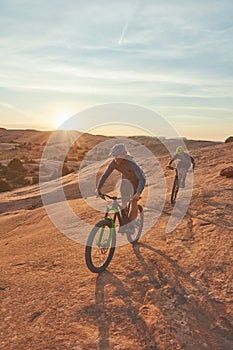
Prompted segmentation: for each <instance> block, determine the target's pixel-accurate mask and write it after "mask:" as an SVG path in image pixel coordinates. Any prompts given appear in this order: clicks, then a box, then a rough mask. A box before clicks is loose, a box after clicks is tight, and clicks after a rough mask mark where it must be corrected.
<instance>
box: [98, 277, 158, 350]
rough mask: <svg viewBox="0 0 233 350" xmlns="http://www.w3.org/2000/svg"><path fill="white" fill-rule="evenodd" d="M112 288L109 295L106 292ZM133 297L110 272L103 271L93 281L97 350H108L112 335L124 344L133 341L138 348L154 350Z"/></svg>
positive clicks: (153, 344)
mask: <svg viewBox="0 0 233 350" xmlns="http://www.w3.org/2000/svg"><path fill="white" fill-rule="evenodd" d="M109 288H110V289H111V293H109V294H108V292H107V290H108V289H109ZM110 294H111V295H110ZM131 298H132V295H131V293H129V292H128V291H127V290H126V289H125V287H124V285H123V283H122V282H121V280H120V279H118V278H117V277H116V276H114V275H113V274H112V273H110V272H108V271H105V272H103V273H101V274H100V275H98V277H97V279H96V294H95V299H96V311H97V313H98V315H99V316H98V328H99V349H100V350H108V349H109V350H110V349H111V347H110V342H109V337H110V334H111V333H114V336H115V337H117V336H118V334H119V336H118V338H119V340H120V341H121V343H122V342H124V340H125V343H122V344H118V345H119V346H120V345H122V348H124V349H126V346H128V345H127V344H129V343H131V342H133V343H134V346H133V347H130V349H131V348H135V341H136V345H138V346H139V348H140V349H145V350H156V349H157V346H156V344H155V341H154V337H153V334H152V333H151V331H150V329H149V328H148V326H147V324H146V323H145V321H144V320H143V319H142V318H141V317H140V315H139V310H138V309H137V308H136V307H135V306H134V304H133V301H132V299H131Z"/></svg>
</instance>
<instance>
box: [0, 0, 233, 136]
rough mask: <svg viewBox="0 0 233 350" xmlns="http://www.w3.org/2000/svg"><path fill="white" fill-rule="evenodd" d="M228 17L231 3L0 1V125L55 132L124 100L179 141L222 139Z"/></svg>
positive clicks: (230, 52) (227, 119) (230, 44)
mask: <svg viewBox="0 0 233 350" xmlns="http://www.w3.org/2000/svg"><path fill="white" fill-rule="evenodd" d="M232 18H233V1H232V0H204V1H203V0H195V1H193V0H192V1H191V0H162V1H160V0H118V1H111V0H98V1H97V0H89V1H84V0H50V1H47V0H40V1H36V0H0V126H2V127H6V128H16V127H17V128H37V129H43V130H45V129H47V130H48V129H54V128H57V127H59V125H60V124H61V123H62V122H63V121H65V120H66V119H67V118H69V117H71V116H74V115H76V114H77V118H79V117H78V114H79V113H81V112H82V111H85V110H87V109H90V108H91V109H93V108H94V107H95V106H99V105H102V104H111V103H126V104H133V105H139V106H143V107H144V108H148V109H149V110H152V111H154V112H155V113H159V114H160V115H161V116H163V117H164V118H166V120H167V122H168V123H170V124H171V125H172V126H173V127H174V128H175V129H176V130H177V132H178V133H179V135H181V136H184V137H187V138H193V139H209V140H220V141H224V140H225V139H226V138H227V137H228V136H229V135H232V134H233V130H232V129H233V40H232V37H233V22H232ZM81 114H82V113H81ZM96 119H97V120H96V126H97V127H98V118H96ZM113 122H114V121H113ZM126 122H127V116H126ZM106 123H108V120H107V117H106ZM81 124H82V125H83V123H80V125H81ZM84 124H85V123H84ZM135 124H136V125H137V119H136V117H135ZM84 129H85V125H84ZM109 129H111V128H109ZM113 129H114V128H113ZM132 130H133V129H132ZM81 131H85V130H81ZM100 131H101V130H100ZM108 132H110V131H109V130H108ZM112 132H114V130H112ZM119 132H120V131H119V130H118V133H119ZM164 136H166V135H164Z"/></svg>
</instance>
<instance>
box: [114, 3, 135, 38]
mask: <svg viewBox="0 0 233 350" xmlns="http://www.w3.org/2000/svg"><path fill="white" fill-rule="evenodd" d="M140 1H141V0H137V1H136V2H135V5H134V9H133V11H132V14H131V16H130V17H129V18H128V20H127V21H126V23H125V25H124V27H123V30H122V33H121V37H120V39H119V40H118V45H121V44H122V41H123V39H124V38H125V36H126V34H127V31H128V27H129V24H130V23H131V22H132V19H133V17H134V15H135V13H136V11H137V7H138V5H139V3H140Z"/></svg>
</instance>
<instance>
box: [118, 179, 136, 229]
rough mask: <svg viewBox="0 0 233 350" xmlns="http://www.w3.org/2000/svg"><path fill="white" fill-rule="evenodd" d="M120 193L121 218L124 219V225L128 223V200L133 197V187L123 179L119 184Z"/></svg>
mask: <svg viewBox="0 0 233 350" xmlns="http://www.w3.org/2000/svg"><path fill="white" fill-rule="evenodd" d="M120 192H121V197H122V198H123V200H122V203H121V204H122V210H121V212H122V215H123V218H124V219H125V223H127V222H128V220H127V219H128V203H129V201H130V199H131V198H132V196H133V192H134V189H133V186H132V184H131V183H130V182H129V181H128V180H126V179H123V180H122V182H121V186H120Z"/></svg>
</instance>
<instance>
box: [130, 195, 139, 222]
mask: <svg viewBox="0 0 233 350" xmlns="http://www.w3.org/2000/svg"><path fill="white" fill-rule="evenodd" d="M135 193H136V192H135ZM137 216H138V200H137V199H134V198H133V199H132V202H131V207H130V213H129V218H130V220H136V219H137Z"/></svg>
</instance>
